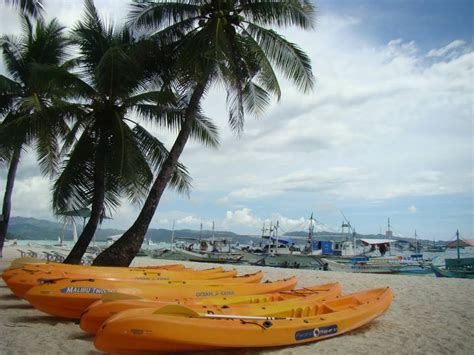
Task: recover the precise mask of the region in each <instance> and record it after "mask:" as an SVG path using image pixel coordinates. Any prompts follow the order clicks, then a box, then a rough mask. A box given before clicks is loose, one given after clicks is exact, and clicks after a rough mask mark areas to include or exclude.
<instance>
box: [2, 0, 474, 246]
mask: <svg viewBox="0 0 474 355" xmlns="http://www.w3.org/2000/svg"><path fill="white" fill-rule="evenodd" d="M46 3H47V7H46V16H47V18H52V17H53V16H54V17H57V18H58V19H59V20H60V22H61V23H62V24H64V25H66V26H72V25H73V24H74V23H76V21H77V20H78V19H79V18H80V15H81V11H82V2H81V1H76V0H62V1H61V0H47V1H46ZM127 4H128V1H122V0H100V1H99V0H96V5H97V7H98V9H99V11H100V13H101V15H102V16H103V17H104V18H106V19H107V20H108V21H120V20H122V19H123V18H124V17H125V16H126V12H127ZM473 4H474V3H473V2H472V1H461V0H451V1H444V0H443V1H438V0H410V1H409V0H398V1H396V0H391V1H388V0H372V1H368V0H364V1H363V0H336V1H329V0H324V1H322V0H321V1H316V7H317V14H316V26H315V29H314V30H313V31H307V32H303V31H301V30H295V29H279V31H280V32H281V33H282V34H284V35H285V37H286V38H287V39H288V40H290V41H292V42H294V43H296V44H297V45H298V46H300V47H301V48H302V49H303V50H304V51H306V52H307V53H308V55H309V56H310V58H311V60H312V65H313V72H314V75H315V77H316V84H315V88H314V90H313V91H312V92H310V93H306V94H305V93H302V92H299V91H298V90H297V89H296V88H295V87H293V86H292V85H291V83H288V82H286V81H285V80H283V79H282V83H281V86H282V97H281V100H280V101H279V102H277V101H276V100H273V102H272V103H271V105H270V106H269V107H268V109H267V110H266V111H265V113H264V114H263V115H261V116H259V117H252V116H248V117H246V122H245V128H244V132H243V134H242V135H241V136H236V135H235V134H234V133H233V132H232V131H231V129H230V127H229V125H228V123H227V117H228V116H227V111H226V105H225V92H224V90H223V88H222V87H215V88H214V89H213V90H211V91H210V92H209V93H208V95H207V97H206V99H205V101H204V103H203V107H204V111H205V113H206V115H207V116H209V117H211V118H213V119H214V121H215V123H216V124H217V125H218V126H219V129H220V141H221V144H220V146H219V148H218V149H210V148H205V147H202V146H200V145H199V144H198V143H196V142H190V143H188V145H187V147H186V148H185V151H184V153H183V155H182V157H181V161H182V162H183V163H184V164H185V165H186V166H187V167H188V168H189V171H190V173H191V176H192V178H193V188H192V191H191V193H190V195H189V196H182V195H178V194H176V193H174V192H172V191H167V192H166V193H165V195H164V196H163V198H162V201H161V203H160V205H159V207H158V209H157V211H156V214H155V217H154V219H153V222H152V224H151V227H152V228H171V227H172V224H173V221H174V222H175V224H176V228H177V229H185V228H191V229H198V228H199V227H200V224H201V223H202V225H203V228H205V229H209V228H210V227H211V225H212V222H215V228H216V229H217V230H230V231H234V232H237V233H250V234H255V235H257V234H258V233H259V231H260V230H261V228H262V225H263V223H269V221H273V223H275V222H276V221H277V220H278V221H279V223H280V225H281V227H282V230H283V231H287V232H290V231H293V230H295V229H298V228H300V226H301V224H302V222H304V221H305V220H307V219H308V217H309V216H310V214H311V213H314V215H315V217H316V219H317V221H318V228H319V229H329V230H332V231H338V230H340V229H341V227H340V226H341V223H342V221H343V219H344V217H343V215H344V216H345V217H346V218H347V219H348V220H349V221H350V222H351V225H352V226H353V227H354V228H355V230H356V231H357V232H358V233H362V234H370V233H379V232H384V231H385V230H386V226H387V219H388V218H390V221H391V226H392V229H393V231H394V234H395V235H398V236H402V237H412V236H413V235H414V232H415V230H416V232H417V235H418V236H419V237H421V238H426V239H437V240H438V239H441V240H450V239H452V238H453V237H454V235H455V233H456V230H457V229H459V231H460V234H461V236H463V237H465V238H470V237H471V238H473V237H474V226H473V221H474V203H473V196H474V173H473V167H474V155H473V151H474V150H473V148H474V138H473V137H474V134H473V133H474V132H473V86H474V71H473V65H474V47H473V41H472V39H473V21H474V20H473V13H474V5H473ZM19 28H20V26H19V18H18V16H17V15H16V12H14V11H13V10H10V9H9V8H7V7H6V6H5V5H2V4H0V33H18V31H19ZM0 73H2V74H5V69H4V66H3V64H1V63H0ZM150 129H151V130H153V132H155V133H156V134H157V136H158V137H159V138H160V139H161V140H162V141H164V142H165V143H166V144H167V146H168V147H170V146H171V144H172V143H173V140H174V138H175V135H173V134H172V133H170V132H164V131H163V130H160V129H158V128H156V127H150ZM5 178H6V169H2V170H0V193H1V194H2V195H3V192H4V186H5ZM50 189H51V181H49V180H48V179H47V178H44V177H42V176H41V174H40V172H39V169H38V167H37V162H36V158H35V155H34V154H33V153H32V152H28V153H27V154H25V156H24V159H23V160H22V162H21V166H20V168H19V170H18V176H17V180H16V185H15V190H14V194H13V210H12V215H14V216H15V215H16V216H28V217H36V218H44V219H49V220H54V217H53V216H52V213H51V207H50V200H51V192H50ZM32 202H34V203H32ZM139 208H140V206H137V205H130V204H129V203H127V202H126V201H124V202H123V204H122V206H121V207H120V208H119V209H118V210H117V211H115V213H114V215H113V216H112V217H113V219H111V220H107V221H106V222H104V224H103V227H104V228H109V227H115V228H127V227H128V226H130V225H131V224H132V223H133V221H134V220H135V218H136V216H137V214H138V211H139Z"/></svg>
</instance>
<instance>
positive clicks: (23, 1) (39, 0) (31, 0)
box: [5, 0, 44, 18]
mask: <svg viewBox="0 0 474 355" xmlns="http://www.w3.org/2000/svg"><path fill="white" fill-rule="evenodd" d="M5 2H6V3H7V4H10V5H11V6H14V7H16V8H19V9H20V11H21V12H22V13H24V14H27V15H30V16H33V17H34V18H40V17H41V16H42V14H43V11H44V1H43V0H5Z"/></svg>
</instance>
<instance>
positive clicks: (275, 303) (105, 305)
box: [80, 282, 342, 333]
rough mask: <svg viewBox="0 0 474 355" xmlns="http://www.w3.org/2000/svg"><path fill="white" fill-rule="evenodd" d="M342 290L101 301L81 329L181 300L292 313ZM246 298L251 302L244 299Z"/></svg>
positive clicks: (212, 307)
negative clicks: (216, 297) (159, 299)
mask: <svg viewBox="0 0 474 355" xmlns="http://www.w3.org/2000/svg"><path fill="white" fill-rule="evenodd" d="M341 290H342V287H341V285H340V284H339V283H337V282H336V283H330V284H324V285H315V286H311V287H307V288H304V289H301V290H293V291H290V292H284V293H279V294H273V295H251V296H247V297H245V296H234V297H232V296H230V297H226V298H225V303H220V301H221V300H218V299H215V298H208V299H177V300H176V301H174V302H164V301H162V302H158V301H151V300H145V299H128V300H127V299H122V300H117V301H106V302H103V301H98V302H95V303H93V304H92V305H91V306H89V307H88V308H87V310H85V311H84V313H83V314H82V316H81V322H80V326H81V329H82V330H84V331H86V332H88V333H96V332H97V331H98V329H99V327H100V326H101V325H102V324H103V323H104V322H105V321H106V320H107V319H108V318H110V317H111V316H113V315H115V314H118V313H119V312H123V311H126V310H130V309H137V308H140V309H143V308H146V309H148V310H149V311H150V312H153V311H154V310H156V309H157V308H160V307H163V306H165V305H169V304H182V305H186V306H187V307H189V308H191V309H193V310H195V311H196V312H214V313H216V314H232V313H234V314H235V313H238V314H246V315H256V316H259V315H271V316H291V315H292V314H291V313H290V311H291V310H292V309H294V307H295V305H298V304H300V305H301V306H302V307H304V306H305V305H308V304H311V303H314V302H317V301H322V300H328V299H332V298H334V297H337V296H339V295H340V294H341ZM245 298H246V299H247V301H248V303H244V302H243V301H244V299H245ZM233 302H236V303H235V304H234V303H233ZM219 303H220V304H219Z"/></svg>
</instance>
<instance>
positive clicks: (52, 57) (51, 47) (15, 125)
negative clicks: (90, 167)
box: [0, 16, 68, 252]
mask: <svg viewBox="0 0 474 355" xmlns="http://www.w3.org/2000/svg"><path fill="white" fill-rule="evenodd" d="M63 32H64V28H63V27H61V26H60V25H59V24H58V22H57V21H56V20H52V21H51V22H49V23H48V24H46V23H44V21H42V20H39V21H38V22H37V23H36V25H35V26H33V24H32V23H31V21H30V20H29V19H28V17H26V16H25V17H23V35H22V36H21V37H19V38H14V37H10V36H3V37H1V38H0V44H1V47H2V51H3V58H4V62H5V64H6V69H7V72H8V74H9V76H10V77H7V76H4V75H0V117H2V118H3V119H2V122H1V124H0V162H1V161H3V163H4V164H5V165H8V174H7V183H6V187H5V194H4V198H3V205H2V216H3V218H2V219H0V252H1V250H2V248H3V243H4V240H5V237H6V233H7V230H8V223H9V220H10V211H11V198H12V192H13V186H14V181H15V176H16V171H17V168H18V165H19V162H20V157H21V153H22V150H23V149H24V148H25V147H27V146H31V145H33V144H34V145H35V148H36V151H37V154H38V161H39V163H40V166H41V168H42V170H43V172H45V173H53V172H54V169H55V167H56V164H57V160H58V142H59V138H60V137H61V136H64V135H65V134H66V133H67V131H68V126H67V122H65V121H64V120H63V117H62V116H59V115H57V114H54V112H52V111H51V109H50V105H51V100H52V98H53V97H54V96H55V95H56V94H57V93H56V94H55V93H54V92H53V91H51V90H50V89H49V88H48V83H47V81H40V80H37V78H36V77H35V74H34V67H35V65H37V64H48V65H51V66H58V65H60V64H61V63H62V62H63V59H64V57H65V50H66V47H67V45H68V41H67V39H66V37H65V36H64V34H63Z"/></svg>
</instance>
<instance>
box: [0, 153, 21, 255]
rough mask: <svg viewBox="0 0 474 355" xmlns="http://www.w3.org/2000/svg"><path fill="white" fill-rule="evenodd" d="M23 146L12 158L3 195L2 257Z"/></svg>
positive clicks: (0, 248)
mask: <svg viewBox="0 0 474 355" xmlns="http://www.w3.org/2000/svg"><path fill="white" fill-rule="evenodd" d="M20 155H21V147H20V148H19V149H16V150H15V151H14V152H13V154H12V158H11V160H10V166H9V168H8V174H7V185H6V187H5V195H4V196H3V205H2V218H0V257H1V256H2V250H3V244H4V242H5V238H6V237H7V231H8V222H9V221H10V211H11V208H12V193H13V185H14V184H15V176H16V170H17V168H18V164H19V163H20Z"/></svg>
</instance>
